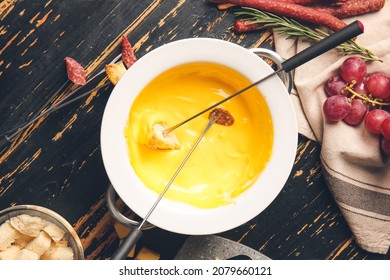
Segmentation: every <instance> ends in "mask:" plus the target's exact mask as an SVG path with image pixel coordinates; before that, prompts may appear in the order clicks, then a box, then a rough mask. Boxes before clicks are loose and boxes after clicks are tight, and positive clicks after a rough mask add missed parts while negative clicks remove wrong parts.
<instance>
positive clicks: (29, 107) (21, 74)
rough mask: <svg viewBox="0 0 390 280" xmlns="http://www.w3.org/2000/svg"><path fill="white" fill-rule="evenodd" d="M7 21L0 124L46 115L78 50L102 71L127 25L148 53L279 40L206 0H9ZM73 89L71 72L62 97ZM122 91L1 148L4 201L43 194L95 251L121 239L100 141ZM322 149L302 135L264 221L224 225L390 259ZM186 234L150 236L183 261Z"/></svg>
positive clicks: (0, 34)
mask: <svg viewBox="0 0 390 280" xmlns="http://www.w3.org/2000/svg"><path fill="white" fill-rule="evenodd" d="M0 19H1V21H0V92H1V93H0V133H3V132H5V131H7V130H8V129H10V128H12V127H14V126H16V125H17V124H19V123H22V122H24V121H25V120H28V119H30V118H32V117H33V116H34V115H35V114H37V113H39V112H40V111H41V110H42V106H43V105H44V104H45V103H46V102H48V101H49V100H50V98H51V96H52V95H53V93H55V92H56V90H57V89H59V88H60V87H61V86H62V85H63V84H64V83H66V82H67V76H66V70H65V69H66V68H65V62H64V58H65V57H66V56H70V57H73V58H75V59H76V60H77V61H79V62H80V63H81V64H82V65H84V66H85V67H86V69H87V71H88V73H89V75H91V73H95V72H96V71H99V70H100V69H102V67H104V65H105V64H108V63H109V62H110V61H111V60H112V59H113V58H114V57H115V56H117V55H118V54H119V53H120V42H121V40H120V37H121V35H122V34H125V35H126V36H127V37H128V39H129V41H130V42H131V43H132V44H133V46H134V49H135V51H136V55H137V56H138V57H141V56H143V55H145V54H146V53H147V52H149V51H150V50H152V49H154V48H157V47H158V46H161V45H163V44H165V43H167V42H170V41H174V40H179V39H183V38H190V37H213V38H218V39H222V40H227V41H231V42H234V43H237V44H239V45H241V46H244V47H247V48H252V47H259V46H261V47H265V48H272V45H273V42H272V33H270V32H269V31H263V32H253V33H250V34H245V35H238V34H235V33H234V32H233V31H232V29H231V25H232V23H233V20H234V15H233V13H232V12H231V11H229V10H228V11H219V10H218V9H217V8H216V7H215V6H214V5H212V4H209V3H208V2H207V1H206V0H204V1H202V0H153V1H152V0H145V1H137V0H127V1H125V0H122V1H121V0H110V1H104V0H94V1H87V0H66V1H65V0H62V1H52V0H44V1H27V0H19V1H18V0H5V1H2V2H0ZM103 79H104V75H102V76H101V78H99V79H97V80H96V82H95V81H93V82H92V83H90V84H88V86H87V87H86V89H85V90H87V89H91V88H94V87H95V86H96V85H97V84H98V83H99V82H101V81H102V80H103ZM71 88H72V87H71V84H70V83H69V82H68V83H67V84H66V86H65V89H64V90H62V91H60V92H59V93H58V94H57V96H56V97H55V98H54V99H53V101H51V102H55V101H56V100H58V99H59V98H61V97H62V96H64V95H65V94H66V93H67V92H68V91H69V90H70V89H71ZM112 89H113V86H112V85H110V86H106V87H104V88H102V89H100V90H98V91H97V92H94V93H92V94H90V95H89V96H88V97H86V98H83V99H81V100H79V101H77V102H75V103H73V104H71V105H69V106H67V107H65V108H63V109H61V110H59V111H57V112H55V113H53V114H50V115H49V116H46V117H42V118H40V119H39V121H37V122H35V123H34V124H33V125H31V126H29V127H28V128H27V129H26V130H25V132H24V133H23V134H21V135H20V136H19V137H17V138H16V139H15V140H14V141H13V142H12V143H10V144H8V145H2V146H1V147H0V209H3V208H6V207H9V206H11V205H17V204H36V205H41V206H44V207H48V208H50V209H52V210H54V211H57V212H58V213H60V214H61V215H63V216H64V217H65V218H66V219H67V220H68V221H69V222H70V223H71V224H73V226H74V227H75V229H76V230H77V232H78V234H79V235H80V238H81V240H82V243H83V247H84V249H85V257H86V259H107V258H110V256H111V254H112V253H113V252H114V250H115V249H116V248H117V246H118V243H119V239H118V237H117V234H116V232H115V230H114V226H113V225H114V222H115V221H114V219H113V218H112V217H111V215H110V214H109V212H108V209H107V205H106V191H107V186H108V185H109V181H108V178H107V175H106V172H105V169H104V166H103V162H102V158H101V150H100V125H101V120H102V115H103V111H104V107H105V104H106V102H107V99H108V97H109V95H110V92H111V91H112ZM320 148H321V147H320V145H319V144H318V143H316V142H313V141H310V140H308V139H306V138H305V137H303V136H299V144H298V150H297V155H296V161H295V165H294V169H293V171H292V172H291V175H290V177H289V180H288V182H287V183H286V185H285V187H284V188H283V190H282V192H281V193H280V194H279V196H278V197H277V199H276V200H275V201H274V202H273V203H272V204H271V205H270V206H269V207H268V208H267V209H266V211H264V212H263V213H262V214H260V215H258V216H257V217H256V218H254V219H253V220H251V221H249V222H248V223H246V224H244V225H242V226H240V227H238V228H235V229H233V230H230V231H228V232H223V233H220V234H219V235H220V236H223V237H226V238H228V239H231V240H234V241H238V242H240V243H242V244H244V245H247V246H249V247H251V248H253V249H256V250H258V251H260V252H262V253H263V254H265V255H267V256H269V257H270V258H272V259H390V253H388V254H387V255H385V256H383V255H377V254H371V253H368V252H366V251H364V250H362V249H361V248H359V247H358V246H357V245H356V243H355V241H354V238H353V236H352V234H351V232H350V230H349V228H348V226H347V224H346V222H345V220H344V219H343V217H342V215H341V214H340V211H339V209H338V207H337V205H336V204H335V202H334V200H333V199H332V196H331V194H330V192H329V191H328V189H327V186H326V185H325V182H324V180H323V177H322V171H321V166H320V161H319V153H320ZM122 208H126V207H122ZM123 210H124V211H125V212H126V213H128V210H127V209H123ZM186 238H187V236H184V235H180V234H175V233H171V232H166V231H164V230H161V229H158V228H154V229H151V230H148V231H146V232H145V234H144V236H143V238H142V239H141V241H140V246H141V247H142V246H145V247H147V248H149V249H151V250H154V251H156V252H158V253H159V254H160V255H161V258H162V259H172V258H174V256H175V255H176V253H177V251H178V249H179V248H180V247H181V245H182V244H183V242H184V241H185V240H186Z"/></svg>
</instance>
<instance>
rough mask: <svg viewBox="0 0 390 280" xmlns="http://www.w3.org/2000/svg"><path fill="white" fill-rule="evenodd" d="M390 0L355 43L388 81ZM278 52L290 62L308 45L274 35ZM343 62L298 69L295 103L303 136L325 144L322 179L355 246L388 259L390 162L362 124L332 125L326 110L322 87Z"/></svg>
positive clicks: (332, 56) (318, 61)
mask: <svg viewBox="0 0 390 280" xmlns="http://www.w3.org/2000/svg"><path fill="white" fill-rule="evenodd" d="M389 15H390V0H388V1H386V4H385V7H384V8H383V9H382V10H381V11H379V12H376V13H372V14H366V15H363V16H359V17H357V18H349V19H346V20H345V21H346V22H348V23H349V22H352V21H353V20H355V19H359V20H360V21H361V22H362V23H363V24H364V26H365V32H364V34H362V35H360V36H359V37H358V38H357V43H358V44H360V45H362V46H365V47H367V48H368V49H370V50H372V51H373V52H374V53H375V54H377V55H378V56H379V57H381V58H382V59H383V60H384V62H383V63H380V62H374V63H370V64H369V65H368V73H372V72H374V71H383V72H385V73H387V74H389V75H390V16H389ZM274 39H275V48H276V51H277V52H278V53H279V54H280V55H282V56H283V57H284V58H289V57H291V56H292V55H294V54H295V53H296V52H297V51H301V50H302V49H304V48H306V47H307V46H308V43H304V42H301V41H297V40H294V39H286V38H285V37H283V36H281V35H279V34H276V33H274ZM345 58H346V57H345V56H342V55H340V53H339V52H338V51H336V50H332V51H329V52H327V53H325V54H323V55H321V56H319V57H317V58H315V59H314V60H312V61H310V62H308V63H306V64H304V65H302V66H300V67H298V68H297V69H296V70H295V73H294V84H295V87H296V90H297V91H296V92H294V93H293V94H292V95H291V97H292V100H293V103H294V106H295V110H296V112H297V119H298V127H299V132H300V133H301V134H303V135H305V136H307V137H308V138H310V139H313V140H316V141H319V142H320V143H321V144H322V148H321V162H322V170H323V174H324V178H325V180H326V182H327V184H328V187H329V189H330V191H331V192H332V194H333V197H334V199H335V200H336V202H337V204H338V205H339V207H340V209H341V212H342V214H343V215H344V217H345V219H346V221H347V223H348V225H349V227H350V229H351V231H352V233H353V235H354V237H355V239H356V242H357V243H358V244H359V245H360V246H361V247H362V248H363V249H365V250H367V251H369V252H374V253H381V254H386V253H387V251H388V250H389V246H390V160H387V161H386V160H385V161H384V160H383V159H382V158H381V155H380V144H379V138H378V137H377V136H374V135H371V134H370V133H369V132H367V130H366V129H365V127H364V124H361V125H360V126H358V127H351V126H348V125H346V124H345V123H344V122H338V123H336V124H334V123H333V124H329V123H327V122H326V121H325V120H324V117H323V113H322V105H323V103H324V101H325V99H326V95H325V92H324V89H323V88H324V87H323V85H324V82H325V81H326V80H327V79H328V78H329V77H330V76H332V75H334V74H335V73H336V71H337V69H338V68H339V66H340V64H341V63H342V61H343V60H344V59H345Z"/></svg>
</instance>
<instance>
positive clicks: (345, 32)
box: [163, 20, 364, 135]
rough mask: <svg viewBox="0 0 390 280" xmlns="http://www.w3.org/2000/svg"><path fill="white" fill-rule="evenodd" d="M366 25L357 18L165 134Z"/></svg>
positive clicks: (354, 35)
mask: <svg viewBox="0 0 390 280" xmlns="http://www.w3.org/2000/svg"><path fill="white" fill-rule="evenodd" d="M363 31H364V26H363V24H362V23H361V22H360V21H358V20H356V21H354V22H352V23H351V24H349V25H347V26H346V27H344V28H342V29H340V30H339V31H337V32H335V33H332V34H331V35H329V36H328V37H326V38H324V39H322V40H321V41H319V42H317V43H315V44H313V45H311V46H310V47H308V48H306V49H304V50H303V51H301V52H299V53H297V54H296V55H294V56H292V57H291V58H289V59H287V60H285V61H284V62H283V63H282V65H281V68H280V69H278V70H276V71H274V72H272V73H270V74H268V75H267V76H265V77H263V78H261V79H259V80H257V81H256V82H254V83H252V84H250V85H248V86H247V87H245V88H243V89H241V90H239V91H237V92H236V93H234V94H232V95H230V96H228V97H226V98H225V99H222V100H221V101H219V102H217V103H216V104H214V105H212V106H210V107H208V108H206V109H204V110H203V111H201V112H199V113H197V114H195V115H193V116H192V117H190V118H188V119H186V120H184V121H182V122H180V123H178V124H176V125H174V126H171V127H169V128H167V129H165V130H164V132H163V134H164V135H167V134H168V133H169V132H172V131H173V130H175V129H176V128H178V127H180V126H182V125H183V124H185V123H187V122H189V121H190V120H193V119H195V118H196V117H198V116H200V115H202V114H203V113H205V112H207V111H209V110H211V109H213V108H215V107H217V106H219V105H221V104H222V103H224V102H226V101H228V100H230V99H232V98H233V97H236V96H237V95H239V94H241V93H243V92H245V91H247V90H248V89H250V88H252V87H254V86H257V85H258V84H260V83H261V82H263V81H265V80H267V79H268V78H270V77H272V76H274V75H276V74H278V73H280V72H281V71H285V72H290V71H291V70H294V69H295V68H297V67H299V66H301V65H302V64H304V63H306V62H308V61H309V60H311V59H313V58H315V57H317V56H319V55H321V54H323V53H325V52H327V51H329V50H331V49H333V48H335V47H337V46H338V45H340V44H341V43H344V42H345V41H348V40H350V39H352V38H354V37H356V36H358V35H359V34H361V33H363Z"/></svg>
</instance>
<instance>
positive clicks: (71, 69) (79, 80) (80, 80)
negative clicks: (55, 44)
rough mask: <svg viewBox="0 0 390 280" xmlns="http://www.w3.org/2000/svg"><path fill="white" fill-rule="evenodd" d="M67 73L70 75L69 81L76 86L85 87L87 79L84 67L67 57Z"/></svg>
mask: <svg viewBox="0 0 390 280" xmlns="http://www.w3.org/2000/svg"><path fill="white" fill-rule="evenodd" d="M65 63H66V71H67V73H68V79H69V80H71V81H72V82H73V83H75V84H76V85H85V84H86V83H87V78H86V74H85V70H84V67H83V66H81V64H80V63H78V62H77V61H76V60H74V59H73V58H71V57H68V56H67V57H65Z"/></svg>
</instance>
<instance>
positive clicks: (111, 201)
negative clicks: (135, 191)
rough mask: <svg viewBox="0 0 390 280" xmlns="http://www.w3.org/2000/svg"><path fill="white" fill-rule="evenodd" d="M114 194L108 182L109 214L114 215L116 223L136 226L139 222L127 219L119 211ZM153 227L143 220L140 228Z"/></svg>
mask: <svg viewBox="0 0 390 280" xmlns="http://www.w3.org/2000/svg"><path fill="white" fill-rule="evenodd" d="M115 196H116V193H115V190H114V187H113V186H112V185H111V184H110V185H109V186H108V189H107V207H108V210H109V211H110V214H111V215H112V216H113V217H114V219H115V220H116V221H117V222H118V223H120V224H122V225H124V226H126V227H132V228H135V227H138V226H139V224H140V223H141V222H139V221H135V220H132V219H129V218H127V217H126V216H124V215H123V214H122V213H121V212H120V211H119V209H118V207H117V205H116V200H115ZM153 227H154V225H152V224H150V223H148V222H145V224H144V225H143V227H142V229H143V230H144V229H151V228H153Z"/></svg>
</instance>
